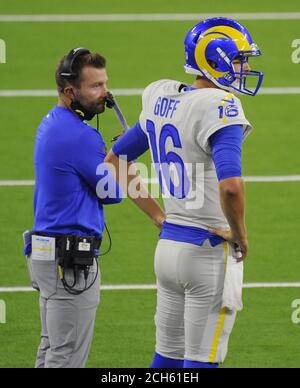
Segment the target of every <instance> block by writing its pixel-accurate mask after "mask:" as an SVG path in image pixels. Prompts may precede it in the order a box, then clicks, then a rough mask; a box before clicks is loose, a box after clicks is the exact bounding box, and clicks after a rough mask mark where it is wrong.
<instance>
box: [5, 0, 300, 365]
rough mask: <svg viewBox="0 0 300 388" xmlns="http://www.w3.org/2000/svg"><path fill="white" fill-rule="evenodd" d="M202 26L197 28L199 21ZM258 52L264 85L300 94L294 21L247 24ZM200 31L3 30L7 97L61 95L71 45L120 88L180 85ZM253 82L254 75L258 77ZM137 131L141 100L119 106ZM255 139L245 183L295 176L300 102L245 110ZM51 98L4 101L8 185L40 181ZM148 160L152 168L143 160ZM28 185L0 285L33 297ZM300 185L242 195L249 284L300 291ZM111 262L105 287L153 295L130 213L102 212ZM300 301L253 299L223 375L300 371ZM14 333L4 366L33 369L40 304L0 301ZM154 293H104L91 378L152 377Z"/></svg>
mask: <svg viewBox="0 0 300 388" xmlns="http://www.w3.org/2000/svg"><path fill="white" fill-rule="evenodd" d="M69 3H70V2H69V1H67V0H60V1H58V0H52V1H50V0H48V1H46V0H41V1H36V0H28V1H26V2H24V1H21V0H10V1H9V2H3V4H1V5H0V15H9V14H12V15H13V14H70V13H72V14H81V13H85V14H93V13H97V14H101V13H106V14H115V13H120V14H122V13H127V14H129V13H207V12H209V13H219V14H220V15H222V13H231V12H235V13H243V12H256V13H257V12H300V2H299V1H297V0H286V1H285V2H273V1H271V0H265V1H261V0H253V1H252V2H251V3H249V4H246V3H241V2H240V3H237V2H236V1H233V0H228V1H226V2H224V1H221V0H215V1H210V2H206V3H204V2H199V1H195V0H190V1H189V3H188V5H187V4H186V3H185V2H182V1H181V0H172V1H168V0H151V1H146V0H131V1H130V2H124V1H123V0H111V1H110V2H107V1H102V0H86V1H84V2H82V1H79V0H73V1H72V10H71V11H70V6H69V5H70V4H69ZM196 21H197V20H195V22H196ZM243 24H245V25H246V26H247V27H248V28H249V29H250V31H251V32H252V35H253V36H254V39H255V41H257V43H258V44H259V45H260V46H261V48H262V50H263V53H264V56H263V57H262V58H261V60H257V62H256V63H257V67H258V70H260V69H261V70H262V71H264V72H265V73H266V76H265V81H264V84H263V87H300V76H299V74H300V64H298V65H297V64H294V63H292V61H291V55H292V51H293V49H292V48H291V44H292V41H293V40H295V39H300V22H299V20H281V21H259V20H251V21H245V22H243ZM192 25H193V22H192V21H176V22H174V21H169V22H167V21H164V22H157V21H155V22H154V21H148V22H90V23H87V22H80V23H75V22H71V23H58V22H50V23H41V22H40V23H30V22H27V23H12V22H11V23H3V22H0V39H3V40H5V42H6V45H7V63H6V64H0V91H1V90H23V89H26V90H28V89H41V90H43V89H47V90H48V89H55V85H54V76H53V74H54V69H55V66H56V63H57V62H58V59H59V58H60V57H61V56H62V55H64V54H65V52H66V51H68V50H69V49H70V48H72V47H78V46H87V47H89V48H90V49H91V50H94V51H99V52H101V53H103V55H105V56H106V57H107V59H108V68H107V70H108V73H109V78H110V81H109V86H110V87H111V88H112V89H131V88H144V87H145V86H146V85H147V84H148V83H149V82H151V81H153V80H156V79H159V78H174V79H180V80H182V81H185V82H189V81H191V78H190V77H188V76H187V75H185V74H184V72H183V62H184V51H183V39H184V36H185V34H186V32H187V30H188V29H189V27H191V26H192ZM255 70H256V69H255ZM118 101H119V103H120V105H121V106H122V109H123V111H124V113H125V115H126V117H127V120H128V122H129V123H130V124H134V123H135V121H137V119H138V117H139V112H140V108H141V101H140V97H137V96H131V97H126V96H122V97H119V98H118ZM242 101H243V105H244V110H245V113H246V116H247V118H248V119H249V121H250V122H251V123H252V124H253V125H254V127H255V130H254V131H253V133H252V134H251V136H250V137H249V139H248V140H247V142H246V144H245V147H244V155H243V162H244V163H243V164H244V174H245V175H246V176H250V175H255V176H279V175H280V176H281V175H299V174H300V159H299V151H298V148H299V142H300V133H299V117H300V116H299V103H300V94H295V95H260V96H257V97H255V98H251V97H243V98H242ZM55 102H56V99H55V98H54V97H0V104H1V105H0V112H1V141H0V181H4V180H33V179H34V171H33V146H34V136H35V132H36V128H37V125H38V124H39V122H40V120H41V118H42V117H43V116H44V115H45V114H46V113H47V112H48V111H49V110H50V109H51V108H52V106H53V105H54V104H55ZM101 130H102V133H103V136H104V138H105V140H106V141H107V144H108V146H109V145H110V139H111V137H112V136H114V135H115V134H117V133H119V131H120V127H119V124H118V122H117V120H116V118H115V116H114V114H113V112H110V111H109V112H107V113H106V114H105V115H103V117H101ZM141 160H142V161H146V162H147V163H149V156H144V157H143V158H142V159H141ZM32 195H33V187H2V186H0V221H1V222H0V287H17V286H29V282H28V277H27V272H26V266H25V260H24V259H23V257H22V238H21V235H22V232H23V231H24V230H25V229H26V228H30V227H31V226H32V222H33V214H32ZM299 197H300V183H299V182H288V183H287V182H281V183H280V182H279V183H278V182H277V183H266V182H262V183H247V202H248V204H247V221H248V228H249V239H250V254H249V258H248V260H247V263H246V271H245V281H246V282H251V283H257V282H299V281H300V263H299V256H300V255H299V251H300V249H299V231H300V230H299V219H300V206H299ZM106 217H107V223H108V225H109V228H110V230H111V233H112V237H113V250H112V252H111V253H110V255H109V256H106V257H105V258H103V259H102V260H101V271H102V282H103V283H104V284H154V282H155V278H154V273H153V253H154V250H155V244H156V241H157V239H158V232H157V230H156V229H155V228H154V227H153V226H152V225H151V224H150V223H149V222H148V221H147V219H146V218H145V217H144V216H143V214H141V213H139V211H138V210H137V209H136V208H135V207H134V206H133V205H132V204H131V203H130V202H129V201H125V202H123V203H122V204H120V205H118V206H113V207H108V208H107V209H106ZM299 298H300V289H297V288H295V289H293V288H274V289H246V290H245V291H244V304H245V309H244V311H243V312H242V313H241V314H240V315H239V317H238V320H237V324H236V326H235V329H234V331H233V334H232V338H231V341H230V348H229V354H228V358H227V360H226V362H225V364H224V367H225V368H231V367H276V368H278V367H300V352H299V351H298V349H299V345H298V344H299V330H300V327H299V325H295V324H293V323H292V321H291V314H292V309H291V303H292V301H293V300H294V299H299ZM0 300H4V301H5V302H6V306H7V323H6V324H1V323H0V368H1V367H32V366H33V365H34V357H35V352H36V347H37V345H38V343H39V330H40V323H39V311H38V295H37V294H36V293H1V292H0ZM154 311H155V291H145V290H144V291H103V293H102V304H101V307H100V309H99V312H98V318H97V325H96V331H95V338H94V343H93V348H92V351H91V355H90V360H89V363H88V366H89V367H147V366H148V365H149V363H150V362H151V358H152V356H153V352H154V322H153V314H154Z"/></svg>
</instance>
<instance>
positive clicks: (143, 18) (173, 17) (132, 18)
mask: <svg viewBox="0 0 300 388" xmlns="http://www.w3.org/2000/svg"><path fill="white" fill-rule="evenodd" d="M216 16H223V17H228V18H231V19H238V20H300V12H259V13H223V12H220V13H171V14H169V13H162V14H159V13H154V14H151V13H147V14H78V15H62V14H55V15H0V22H7V23H11V22H14V23H20V22H64V23H65V22H122V21H123V22H147V21H149V22H153V21H198V20H201V19H206V18H210V17H216Z"/></svg>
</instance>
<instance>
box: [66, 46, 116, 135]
mask: <svg viewBox="0 0 300 388" xmlns="http://www.w3.org/2000/svg"><path fill="white" fill-rule="evenodd" d="M86 54H91V52H90V50H88V49H85V48H82V47H79V48H74V49H72V50H71V51H70V52H69V54H68V55H67V56H66V58H65V60H64V62H63V65H62V70H61V72H60V74H59V75H60V76H61V77H62V78H64V79H66V80H74V79H76V78H77V77H78V73H75V72H74V71H73V64H74V62H75V60H76V58H78V57H79V56H82V55H86ZM105 100H106V107H107V108H109V109H111V108H113V106H114V105H115V101H114V99H113V96H112V94H111V93H108V96H107V97H106V98H105ZM71 108H72V110H73V111H74V112H75V113H76V114H77V115H78V117H79V118H80V119H81V120H92V118H93V117H94V116H95V113H93V112H90V111H88V110H87V109H86V108H84V107H83V106H82V105H81V104H80V102H79V101H78V100H76V99H74V100H72V103H71ZM97 126H98V115H97ZM98 129H99V128H98Z"/></svg>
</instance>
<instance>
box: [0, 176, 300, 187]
mask: <svg viewBox="0 0 300 388" xmlns="http://www.w3.org/2000/svg"><path fill="white" fill-rule="evenodd" d="M143 181H144V183H145V184H146V185H158V179H157V178H150V179H143ZM244 181H245V182H250V183H255V182H262V183H263V182H266V183H276V182H300V175H283V176H245V177H244ZM34 185H35V181H34V180H15V181H9V180H7V181H0V187H18V186H19V187H24V186H34Z"/></svg>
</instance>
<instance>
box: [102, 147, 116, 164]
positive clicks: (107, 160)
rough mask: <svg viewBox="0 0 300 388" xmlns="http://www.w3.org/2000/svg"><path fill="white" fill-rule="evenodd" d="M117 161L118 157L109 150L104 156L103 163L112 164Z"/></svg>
mask: <svg viewBox="0 0 300 388" xmlns="http://www.w3.org/2000/svg"><path fill="white" fill-rule="evenodd" d="M117 159H118V157H117V156H116V155H115V154H114V153H113V152H112V150H110V151H109V153H108V154H107V155H106V157H105V159H104V162H105V163H111V164H113V163H114V162H115V161H116V160H117Z"/></svg>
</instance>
